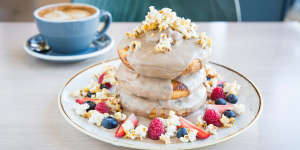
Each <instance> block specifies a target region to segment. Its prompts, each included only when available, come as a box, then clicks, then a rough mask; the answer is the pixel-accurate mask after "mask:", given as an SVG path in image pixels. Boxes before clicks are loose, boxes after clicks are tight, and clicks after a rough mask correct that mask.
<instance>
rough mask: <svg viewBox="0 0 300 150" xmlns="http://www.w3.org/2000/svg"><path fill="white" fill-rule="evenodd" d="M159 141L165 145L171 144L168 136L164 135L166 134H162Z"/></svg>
mask: <svg viewBox="0 0 300 150" xmlns="http://www.w3.org/2000/svg"><path fill="white" fill-rule="evenodd" d="M159 139H160V140H161V141H164V142H165V144H171V139H170V136H169V135H166V134H162V135H161V136H160V137H159Z"/></svg>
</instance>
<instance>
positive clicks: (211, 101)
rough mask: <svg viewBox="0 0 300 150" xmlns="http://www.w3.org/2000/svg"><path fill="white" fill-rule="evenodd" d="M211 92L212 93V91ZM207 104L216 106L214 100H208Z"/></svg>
mask: <svg viewBox="0 0 300 150" xmlns="http://www.w3.org/2000/svg"><path fill="white" fill-rule="evenodd" d="M210 92H211V91H210ZM207 104H215V101H214V100H211V99H209V100H207Z"/></svg>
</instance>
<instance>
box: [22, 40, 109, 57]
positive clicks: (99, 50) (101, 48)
mask: <svg viewBox="0 0 300 150" xmlns="http://www.w3.org/2000/svg"><path fill="white" fill-rule="evenodd" d="M35 36H37V35H35ZM35 36H33V37H31V38H34V37H35ZM31 38H28V39H27V40H26V41H25V43H24V50H25V52H26V53H28V54H29V55H31V56H33V57H36V58H39V59H43V60H47V61H55V62H74V61H81V60H85V59H88V58H93V57H96V56H99V55H102V54H104V53H106V52H108V51H109V50H111V49H112V47H113V45H114V40H113V39H112V38H111V37H110V36H109V35H107V34H104V35H103V37H101V38H100V39H96V40H94V41H93V43H95V44H97V46H96V47H95V44H91V46H94V48H88V49H87V50H86V51H83V52H78V53H76V54H60V53H55V52H53V51H50V52H48V53H39V52H36V51H34V50H33V49H32V48H31V47H30V46H29V45H28V41H29V40H30V39H31Z"/></svg>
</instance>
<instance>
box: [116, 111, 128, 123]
mask: <svg viewBox="0 0 300 150" xmlns="http://www.w3.org/2000/svg"><path fill="white" fill-rule="evenodd" d="M114 118H116V119H117V120H118V121H124V120H125V119H126V115H125V114H123V113H121V112H116V113H115V114H114Z"/></svg>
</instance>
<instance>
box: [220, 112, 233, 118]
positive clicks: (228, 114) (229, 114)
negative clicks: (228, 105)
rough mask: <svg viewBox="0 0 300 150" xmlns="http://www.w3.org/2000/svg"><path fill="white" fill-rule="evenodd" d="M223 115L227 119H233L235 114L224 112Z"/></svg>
mask: <svg viewBox="0 0 300 150" xmlns="http://www.w3.org/2000/svg"><path fill="white" fill-rule="evenodd" d="M223 114H224V115H225V116H226V117H228V118H234V117H235V112H233V111H232V110H226V111H224V112H223Z"/></svg>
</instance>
